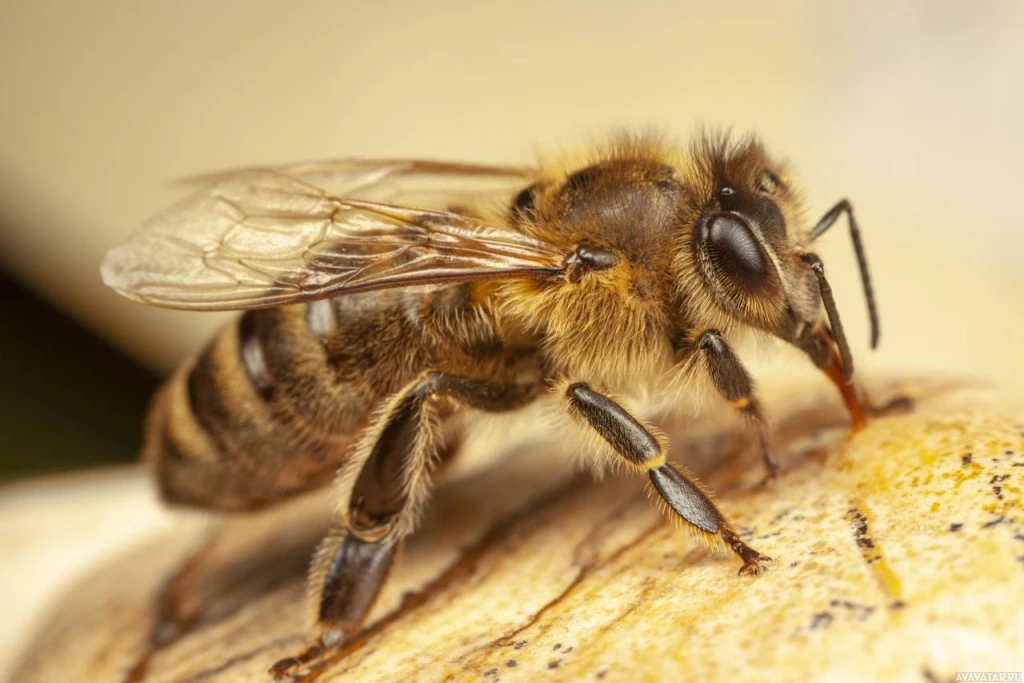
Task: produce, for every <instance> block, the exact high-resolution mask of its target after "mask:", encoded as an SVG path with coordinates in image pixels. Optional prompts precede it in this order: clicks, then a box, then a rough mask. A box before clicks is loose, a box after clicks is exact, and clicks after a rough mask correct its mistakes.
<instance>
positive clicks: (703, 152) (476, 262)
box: [102, 133, 878, 673]
mask: <svg viewBox="0 0 1024 683" xmlns="http://www.w3.org/2000/svg"><path fill="white" fill-rule="evenodd" d="M198 182H199V184H200V185H201V187H200V188H199V189H198V191H197V192H196V193H195V194H194V195H192V196H191V197H189V198H187V199H185V200H184V201H182V202H180V203H178V204H177V205H175V206H173V207H171V208H170V209H168V210H166V211H164V212H163V213H161V214H159V215H157V216H156V217H155V218H153V219H152V220H151V221H150V222H149V223H148V224H147V225H146V226H145V227H144V229H143V230H141V231H140V232H139V233H137V234H136V235H135V236H134V237H133V238H132V239H131V240H130V241H128V242H127V243H126V244H125V245H123V246H121V247H118V248H116V249H114V250H112V251H111V252H110V253H109V254H108V256H107V258H106V260H105V262H104V264H103V267H102V276H103V280H104V281H105V282H106V284H107V285H109V286H110V287H112V288H113V289H115V290H116V291H118V292H119V293H121V294H123V295H124V296H126V297H128V298H130V299H134V300H136V301H140V302H142V303H145V304H150V305H154V306H164V307H170V308H181V309H193V310H228V309H233V310H242V311H244V312H243V313H242V314H241V316H240V317H239V318H238V319H237V320H235V321H234V322H232V323H230V324H229V325H228V326H227V327H225V328H224V329H223V330H222V331H221V332H220V333H219V334H218V335H217V336H216V337H215V338H214V339H213V341H212V342H210V344H209V345H208V346H207V347H206V349H205V350H204V351H203V352H202V353H200V354H199V355H198V356H197V357H196V358H195V359H194V360H191V361H189V362H187V363H185V364H184V365H183V366H182V367H181V368H180V369H179V370H178V371H177V372H176V373H175V374H174V375H173V376H172V377H171V378H170V379H169V380H168V381H167V383H166V384H165V385H164V386H163V387H162V388H161V389H160V390H159V392H158V393H157V395H156V396H155V398H154V401H153V405H152V408H151V411H150V414H149V418H148V428H147V430H146V435H145V442H144V447H143V455H144V459H145V460H147V461H148V462H149V463H151V465H152V467H153V469H154V471H155V475H156V483H157V486H158V488H159V491H160V494H161V495H162V498H163V499H164V500H165V501H166V502H167V503H169V504H172V505H182V506H191V507H197V508H202V509H206V510H217V511H223V512H237V511H251V510H257V509H261V508H264V507H267V506H270V505H273V504H276V503H279V502H282V501H285V500H287V499H289V498H292V497H294V496H296V495H298V494H301V493H304V492H307V491H309V490H311V489H314V488H317V487H321V486H325V485H328V484H330V483H331V482H332V481H333V482H334V487H335V490H336V495H337V500H338V505H337V510H336V513H335V514H334V516H333V528H332V530H331V531H330V532H329V533H328V535H327V536H326V538H325V539H324V540H323V542H322V543H321V545H320V547H319V549H318V550H317V552H316V554H315V557H314V559H313V562H312V569H311V571H310V577H309V587H310V590H309V593H310V595H311V596H312V597H311V608H312V613H313V619H314V621H315V627H316V635H317V640H316V641H315V642H316V643H317V645H314V646H313V648H312V650H313V651H316V650H317V649H320V648H326V647H330V646H334V645H337V644H339V643H341V642H344V641H345V640H347V639H351V638H352V637H353V636H354V635H355V634H357V633H358V632H359V630H360V629H361V626H362V623H363V620H364V618H365V617H366V615H367V613H368V611H369V610H370V608H371V606H372V605H373V604H374V601H375V599H376V597H377V595H378V593H379V591H380V589H381V586H382V585H383V583H384V581H385V579H386V577H387V576H388V573H389V570H390V569H391V567H392V565H393V564H394V563H395V558H396V555H397V551H398V549H399V547H400V545H401V544H402V541H403V539H404V538H405V537H406V536H408V535H409V534H410V533H412V531H413V530H414V529H415V527H416V524H417V520H418V518H419V516H420V513H421V511H422V509H423V507H424V505H425V503H426V500H427V497H428V494H429V489H430V475H431V472H432V471H433V470H434V468H435V466H436V465H437V463H438V461H439V459H440V458H441V457H442V454H443V453H445V452H446V451H449V450H451V449H452V447H453V444H455V443H456V442H457V440H456V439H454V438H453V437H452V435H451V434H450V432H451V430H450V429H449V426H450V425H451V423H452V422H453V420H454V417H455V416H456V415H457V414H459V413H466V412H467V411H483V412H488V413H505V412H512V411H516V410H519V409H521V408H523V407H524V406H526V405H527V404H530V403H532V402H534V401H538V400H549V404H550V405H551V406H552V409H553V410H556V411H562V412H563V413H564V414H565V415H567V416H568V417H569V418H571V421H574V422H575V423H576V424H578V425H579V426H580V428H581V429H582V430H584V431H585V432H588V433H589V434H591V435H592V436H593V437H594V438H593V440H592V442H593V450H594V456H595V457H601V456H600V453H601V452H602V451H603V452H604V453H605V455H604V457H607V458H611V459H612V460H614V461H616V462H620V463H622V464H625V465H628V466H629V467H631V468H632V469H634V470H636V471H638V472H640V473H642V474H644V475H646V476H647V477H648V478H649V480H650V482H651V484H652V485H653V488H654V490H655V491H656V492H657V494H658V496H659V497H660V499H661V501H662V502H663V503H664V505H665V507H666V508H667V510H669V511H670V514H672V515H675V516H677V517H678V518H679V519H681V520H682V521H683V522H685V523H686V524H687V525H689V526H690V527H692V528H693V529H694V530H695V531H696V532H697V533H698V534H701V535H703V536H704V537H706V538H707V539H708V540H710V541H713V542H716V543H720V544H722V545H724V546H725V547H727V548H728V549H730V550H731V551H732V552H733V553H735V555H736V556H737V557H738V559H739V561H740V562H741V566H740V569H739V573H740V574H751V575H756V574H759V573H761V572H762V571H763V570H764V569H765V567H766V563H767V562H768V561H769V560H770V558H768V557H766V556H765V555H763V554H761V553H760V552H758V551H757V550H755V549H754V548H752V547H751V546H750V545H748V544H747V543H746V542H745V541H744V540H743V539H741V538H740V536H739V535H738V533H737V532H736V529H735V528H734V527H733V526H732V525H731V524H730V523H729V521H728V520H726V519H725V518H724V517H723V515H722V513H721V512H720V511H719V509H718V507H716V505H715V503H714V502H713V500H712V498H711V495H710V493H709V492H708V491H707V489H706V488H705V487H704V485H703V484H701V482H700V481H698V479H697V478H696V477H695V476H694V475H693V474H692V473H690V472H689V471H687V470H686V469H685V468H684V467H682V466H680V465H678V464H674V463H672V462H669V460H668V459H667V454H668V451H669V444H668V442H667V439H666V437H665V436H664V435H663V434H662V433H661V432H660V431H658V429H657V428H656V427H654V426H653V425H652V424H649V423H648V422H647V421H645V420H644V419H642V418H641V417H638V416H637V415H635V414H634V413H633V412H631V411H630V410H629V409H628V408H627V407H625V405H624V402H623V401H624V399H625V398H628V397H630V396H634V395H636V394H637V393H638V392H642V391H645V390H647V389H649V388H650V387H659V386H665V385H664V384H661V383H662V382H664V381H665V380H666V379H668V380H679V381H681V386H683V387H686V386H689V385H693V386H695V387H697V386H700V383H698V382H696V381H693V380H695V378H697V377H698V376H699V377H702V378H704V379H706V380H710V386H713V387H714V389H715V390H716V391H717V393H718V394H720V396H721V398H722V399H724V400H725V401H726V402H728V403H729V404H731V406H732V407H733V409H734V410H736V411H738V412H739V413H740V414H742V415H743V416H744V417H745V418H746V419H747V421H748V422H749V424H750V425H751V428H752V429H753V430H754V431H755V432H756V434H757V438H758V443H759V447H760V451H761V454H762V459H763V462H764V465H765V467H766V468H767V474H768V476H775V475H776V474H777V471H778V465H777V463H776V460H775V458H774V457H773V455H772V453H771V450H770V438H769V431H768V428H767V425H766V422H765V419H764V416H763V412H762V407H761V403H760V401H759V400H758V396H757V393H756V391H755V388H754V383H753V381H752V379H751V377H750V374H749V373H748V372H747V370H746V369H745V368H744V366H743V364H742V363H741V361H740V359H739V357H738V356H737V354H736V353H735V351H734V350H733V345H732V344H730V339H734V338H735V337H736V336H739V335H742V334H745V333H747V332H751V331H753V332H755V333H761V334H765V335H768V336H773V337H776V338H778V339H781V340H783V341H785V342H788V343H789V344H791V345H793V346H795V347H796V348H797V349H799V350H801V351H803V352H804V353H805V354H806V355H807V356H808V358H809V359H810V360H811V361H812V362H813V363H814V364H815V365H816V366H817V367H818V368H820V369H821V370H823V371H824V372H825V374H826V375H827V376H828V378H829V379H830V380H831V381H832V382H833V383H834V384H835V385H836V387H837V388H838V389H839V392H840V394H841V396H842V398H843V400H844V402H845V404H846V406H847V408H848V410H849V412H850V415H851V419H852V423H853V427H854V428H855V429H856V428H859V427H861V426H863V425H864V423H865V408H864V405H863V403H862V401H861V398H860V395H859V394H858V392H857V390H856V388H855V386H854V384H853V383H852V377H853V360H852V357H851V351H850V347H849V344H848V343H847V340H846V336H845V334H844V332H843V326H842V324H841V321H840V318H839V313H838V311H837V309H836V305H835V301H834V299H833V295H832V290H831V288H830V286H829V283H828V281H827V279H826V277H825V271H824V266H823V265H822V261H821V259H820V258H819V257H818V256H816V255H815V254H814V252H812V251H810V250H809V249H810V247H811V245H812V243H813V242H814V241H815V240H816V239H818V238H819V237H820V236H821V235H822V234H823V233H825V232H826V231H827V230H828V229H829V228H830V227H831V226H832V225H833V224H835V223H836V221H837V219H838V218H839V217H840V216H842V215H843V214H845V215H846V217H847V222H848V225H849V228H850V234H851V236H852V239H853V245H854V247H855V251H856V255H857V259H858V264H859V266H860V273H861V279H862V285H863V288H864V293H865V295H866V298H867V303H868V311H869V315H870V321H871V345H872V347H874V346H875V345H877V342H878V320H877V313H876V308H875V302H874V295H873V292H872V288H871V281H870V277H869V274H868V268H867V262H866V259H865V255H864V249H863V246H862V242H861V238H860V232H859V230H858V227H857V223H856V221H855V220H854V215H853V210H852V208H851V205H850V203H849V202H848V201H846V200H843V201H840V202H839V203H837V204H836V205H835V206H833V207H832V208H831V209H830V210H829V211H828V212H827V213H825V215H824V216H823V217H822V218H821V219H820V220H819V221H818V222H817V223H815V224H813V225H809V224H808V222H807V221H806V219H805V217H804V209H803V202H802V199H801V196H800V194H799V191H798V189H797V188H796V187H795V186H794V183H793V180H792V178H791V176H790V173H789V171H788V169H787V167H786V166H785V165H784V164H782V163H780V162H779V161H777V160H775V159H774V158H772V157H770V156H769V154H768V153H767V152H766V150H765V148H764V146H763V145H762V143H761V142H760V141H759V140H758V139H757V138H755V137H745V138H742V139H731V138H730V137H729V136H727V135H723V134H712V133H702V134H700V135H698V136H696V138H695V140H694V141H693V142H692V143H691V144H689V145H679V144H674V143H668V142H665V141H663V140H662V139H660V138H657V137H653V136H649V135H648V136H629V135H619V136H615V137H613V139H612V140H611V142H610V143H608V144H605V145H602V146H599V147H598V148H597V149H595V150H593V151H592V152H590V153H589V154H588V155H586V156H585V158H582V159H576V160H573V159H570V160H563V161H556V162H545V163H541V164H538V165H537V166H535V167H507V166H489V165H480V164H464V163H449V162H437V161H422V160H408V161H406V160H387V161H371V160H340V161H325V162H314V163H303V164H294V165H289V166H280V167H264V168H248V169H242V170H238V171H232V172H226V173H220V174H214V175H210V176H205V177H202V178H200V179H198ZM328 186H331V187H332V188H335V187H336V188H337V189H331V190H328V189H327V188H328ZM688 383H689V384H688ZM619 396H621V397H624V399H620V398H617V397H619ZM298 661H299V660H286V663H285V665H284V666H283V667H282V668H281V669H280V670H278V672H277V673H282V672H283V671H284V670H287V669H288V668H289V667H290V666H293V665H295V664H296V663H297V662H298Z"/></svg>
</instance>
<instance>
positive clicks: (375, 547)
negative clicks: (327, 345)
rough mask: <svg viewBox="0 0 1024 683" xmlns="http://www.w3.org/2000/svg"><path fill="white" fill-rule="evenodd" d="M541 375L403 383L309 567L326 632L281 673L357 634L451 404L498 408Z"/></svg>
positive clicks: (525, 394)
mask: <svg viewBox="0 0 1024 683" xmlns="http://www.w3.org/2000/svg"><path fill="white" fill-rule="evenodd" d="M538 388H539V386H538V385H537V384H536V383H532V384H522V385H509V386H506V385H502V384H495V383H489V382H486V381H482V380H475V379H466V378H463V377H457V376H454V375H448V374H444V373H428V374H425V375H423V376H421V377H420V378H419V379H417V380H416V381H414V382H412V383H410V384H409V385H407V386H406V387H405V388H404V389H402V390H401V391H399V392H398V393H397V394H396V395H395V396H394V397H393V398H392V399H391V400H390V401H389V402H388V404H387V406H386V407H385V409H384V411H383V412H382V413H381V415H380V417H379V419H378V420H377V422H376V423H375V424H374V425H373V426H372V427H371V428H370V430H369V431H368V432H367V435H366V437H365V438H364V439H363V441H362V443H361V445H360V447H359V449H358V451H357V453H356V455H355V456H353V457H352V459H351V461H350V462H351V463H353V465H352V466H351V467H349V468H347V469H343V471H342V472H341V473H339V486H340V487H342V488H343V489H345V490H350V491H351V493H350V494H349V495H348V499H347V503H345V504H344V505H343V506H342V508H341V512H340V520H339V522H338V524H337V527H336V529H335V530H334V531H332V532H331V533H330V534H328V536H327V538H325V539H324V541H323V543H321V545H320V548H319V549H318V550H317V554H316V557H315V558H314V560H313V567H312V570H311V572H310V579H309V581H310V583H309V587H310V595H311V597H312V599H313V603H314V604H313V608H314V615H315V616H314V619H315V622H316V627H317V630H318V631H319V633H320V636H319V638H318V640H317V642H316V643H315V644H314V645H313V646H311V647H310V648H308V649H307V650H306V651H305V652H303V653H302V654H300V655H298V656H297V657H291V658H288V659H284V660H282V661H280V662H278V663H277V664H275V665H274V666H273V668H271V674H272V675H274V676H275V677H281V676H284V675H294V672H295V671H296V670H297V669H299V668H300V667H303V666H306V665H311V666H314V667H316V666H318V665H319V664H318V660H321V659H322V657H323V656H324V655H325V653H326V651H327V650H328V649H329V648H333V647H337V646H339V645H341V644H344V643H345V642H346V641H348V640H350V639H352V638H353V637H354V636H356V635H358V633H359V631H360V630H361V629H362V625H363V621H364V619H365V618H366V615H367V614H368V613H369V612H370V609H371V608H372V607H373V604H374V602H376V600H377V596H378V594H379V593H380V590H381V588H382V587H383V585H384V582H385V580H386V579H387V577H388V574H389V573H390V571H391V568H392V567H393V566H394V563H395V559H396V557H397V555H398V549H399V547H400V545H401V541H402V539H403V538H404V537H405V536H407V535H408V534H409V533H411V532H412V531H413V529H414V527H415V526H416V522H417V519H418V516H419V511H420V509H421V508H422V506H423V503H424V501H425V499H426V496H427V489H428V482H427V480H428V477H429V474H430V472H431V470H432V469H433V466H434V464H435V460H436V459H437V458H436V452H437V450H438V447H439V446H440V445H441V444H438V443H437V441H438V437H439V432H440V430H439V429H438V427H439V421H440V418H441V417H442V415H443V414H444V413H442V411H443V410H444V409H445V408H448V407H450V406H451V404H455V405H461V406H467V407H471V408H475V409H478V410H484V411H490V412H500V411H505V410H511V409H513V408H517V407H519V406H521V405H524V404H525V403H528V402H529V401H531V400H532V399H533V398H534V397H535V396H536V394H537V390H538Z"/></svg>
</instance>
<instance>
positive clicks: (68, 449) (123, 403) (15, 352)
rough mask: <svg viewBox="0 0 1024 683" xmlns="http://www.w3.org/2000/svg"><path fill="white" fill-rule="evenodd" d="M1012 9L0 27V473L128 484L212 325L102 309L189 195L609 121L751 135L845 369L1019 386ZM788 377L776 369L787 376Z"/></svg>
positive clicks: (817, 8) (1009, 4)
mask: <svg viewBox="0 0 1024 683" xmlns="http://www.w3.org/2000/svg"><path fill="white" fill-rule="evenodd" d="M1021 35H1024V3H1020V2H1016V1H1015V0H1007V1H1005V2H978V3H970V4H966V3H960V2H940V1H936V0H920V1H917V2H914V1H911V2H902V3H881V2H879V3H856V4H854V3H849V4H846V3H844V4H839V3H821V2H810V1H808V2H798V1H790V2H781V3H763V2H747V1H734V2H731V3H728V4H725V5H722V4H718V3H698V2H674V1H673V2H669V1H667V0H666V1H661V2H632V3H629V5H628V6H627V5H626V4H625V3H593V2H584V1H582V0H580V1H577V2H555V3H552V2H531V1H530V0H520V1H518V2H515V3H474V2H469V1H468V0H467V1H448V2H432V3H414V2H406V3H395V2H376V3H339V2H328V1H323V2H294V3H291V2H290V3H287V5H285V4H282V3H276V2H269V1H262V2H255V1H245V2H243V1H238V2H225V1H222V2H208V1H207V0H203V1H198V0H195V1H191V2H175V3H132V2H124V1H112V0H95V1H94V2H90V3H80V2H72V1H70V0H49V1H48V2H45V3H38V2H29V1H28V0H4V2H3V3H2V4H0V93H2V95H0V269H2V271H3V279H2V281H0V287H2V292H3V293H2V295H0V300H2V306H3V323H2V327H0V330H2V332H0V335H2V336H0V363H2V366H0V371H2V373H3V375H2V376H3V381H2V382H0V420H2V421H3V422H2V427H3V429H2V434H3V441H2V443H3V448H2V462H0V476H2V477H4V478H5V479H10V478H12V477H18V476H21V475H24V474H27V473H32V472H41V471H53V470H63V469H68V468H73V467H78V466H84V465H87V464H95V463H108V462H115V461H125V460H130V459H132V458H133V457H134V455H135V452H136V448H137V445H138V441H139V435H140V428H139V420H140V417H141V415H142V412H143V410H144V407H145V404H146V399H147V396H148V394H149V393H150V391H151V390H152V389H153V387H154V386H155V385H156V382H157V379H158V377H159V376H161V375H163V374H164V373H166V372H167V371H169V370H170V369H171V368H172V367H173V366H174V365H175V363H177V362H178V361H179V360H180V359H181V358H182V357H183V356H185V355H187V354H189V353H191V352H193V351H195V350H196V349H197V348H198V347H199V346H200V345H201V344H202V342H203V341H204V340H205V338H206V337H207V336H208V335H209V334H210V333H211V331H212V330H213V329H214V328H216V327H217V326H218V325H219V324H220V323H221V322H222V321H223V319H224V318H223V316H220V315H216V314H196V313H181V312H168V311H161V310H151V309H147V308H145V307H143V306H139V305H137V304H133V303H131V302H128V301H126V300H124V299H121V298H120V297H118V296H116V295H115V294H113V293H112V292H111V291H108V290H107V289H105V288H104V286H103V285H102V283H101V282H100V280H99V277H98V266H99V263H100V262H101V260H102V258H103V255H104V252H105V251H106V250H107V249H108V248H110V247H111V246H112V245H115V244H117V243H118V242H120V241H121V240H123V239H124V238H125V237H126V236H127V235H128V234H129V233H130V232H131V231H132V230H134V229H135V228H136V227H137V226H138V225H139V224H140V223H141V222H142V221H143V220H144V219H145V218H146V217H147V216H148V215H150V214H152V213H153V212H154V211H156V210H158V209H160V208H161V207H162V206H163V205H165V204H167V203H168V202H170V201H171V200H173V199H174V197H175V195H174V193H173V192H171V191H170V190H169V189H168V186H167V184H168V181H169V180H171V179H175V178H178V177H180V176H184V175H188V174H193V173H196V172H199V171H203V170H211V169H219V168H224V167H232V166H238V165H245V164H255V163H278V162H287V161H294V160H301V159H315V158H322V157H332V156H353V155H354V156H384V157H387V156H422V157H438V158H454V159H467V160H479V161H489V162H529V161H531V160H532V159H533V157H534V154H535V152H536V150H538V149H540V150H551V149H554V150H557V149H558V148H559V147H561V146H573V145H576V144H578V143H580V142H584V141H587V140H589V139H592V138H594V137H599V136H601V135H602V134H603V133H604V132H606V131H608V130H609V129H611V128H614V127H616V126H640V127H642V126H650V125H653V126H656V127H659V128H661V129H664V130H665V131H667V132H669V133H670V134H673V135H678V136H679V137H680V138H682V139H685V138H686V137H687V136H688V135H689V133H690V132H691V131H692V130H693V129H694V127H695V126H696V125H697V124H698V123H700V122H706V123H714V124H721V125H732V126H734V127H735V129H737V130H740V131H747V130H755V131H757V132H759V133H760V134H761V135H762V136H763V137H764V138H765V140H766V141H767V143H768V145H769V147H770V148H771V149H773V150H774V151H775V152H776V153H778V154H780V155H782V156H785V157H788V158H789V159H790V160H791V162H792V164H793V166H794V167H795V168H796V170H797V172H798V174H799V176H800V178H801V179H802V181H803V182H804V184H805V186H806V189H807V195H808V199H809V200H810V205H811V207H812V212H813V213H815V214H817V213H819V212H823V211H824V210H825V209H827V208H828V207H829V206H830V205H831V204H832V203H833V202H834V201H835V200H837V199H838V198H840V197H842V196H849V197H850V198H851V199H852V201H853V202H854V204H855V206H856V208H857V211H858V216H859V219H860V222H861V225H862V227H863V230H864V233H865V240H866V243H867V247H868V251H869V255H870V258H871V265H872V269H873V271H874V274H875V278H876V279H877V291H878V295H879V300H880V305H881V310H882V320H883V335H882V344H881V348H880V350H879V351H878V352H876V353H874V354H869V353H868V351H867V345H866V342H865V340H866V337H867V334H866V330H865V315H864V306H863V302H862V301H861V298H860V292H859V288H858V285H857V280H856V273H855V270H854V259H853V255H852V251H851V249H850V245H849V240H848V238H847V236H846V234H845V226H840V227H838V228H837V229H835V230H834V232H833V233H831V234H829V236H828V238H827V239H826V240H824V243H823V246H822V251H823V252H824V255H825V257H826V262H827V264H828V266H829V270H830V273H831V278H832V281H833V283H834V286H835V289H837V290H838V293H839V296H840V298H841V301H840V304H841V310H842V311H843V312H844V317H845V319H846V321H847V325H848V326H849V327H850V330H849V332H850V335H851V338H852V340H853V341H854V348H855V351H856V352H857V355H858V361H859V364H860V367H861V368H862V369H863V370H864V371H867V372H882V371H885V370H891V371H900V372H920V371H928V372H931V371H934V372H942V373H961V374H963V373H966V374H970V375H975V376H979V377H987V378H994V379H997V380H1000V381H1003V382H1005V383H1008V384H1011V385H1014V386H1015V387H1020V386H1022V384H1024V381H1022V379H1024V378H1022V376H1021V373H1020V370H1019V368H1020V362H1019V360H1018V359H1017V356H1018V354H1019V351H1018V348H1017V347H1018V340H1019V339H1020V337H1019V334H1020V332H1021V331H1022V330H1024V306H1022V305H1021V300H1020V294H1019V291H1020V289H1021V286H1022V285H1024V274H1022V270H1021V268H1020V254H1021V251H1022V249H1024V221H1022V219H1021V216H1020V214H1021V209H1020V203H1019V201H1017V200H1016V199H1015V197H1016V196H1017V195H1018V194H1019V191H1020V189H1019V185H1020V171H1019V160H1020V159H1021V158H1022V157H1024V127H1022V126H1021V125H1020V115H1021V111H1024V47H1022V42H1021V40H1020V37H1021ZM783 355H785V354H783Z"/></svg>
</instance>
